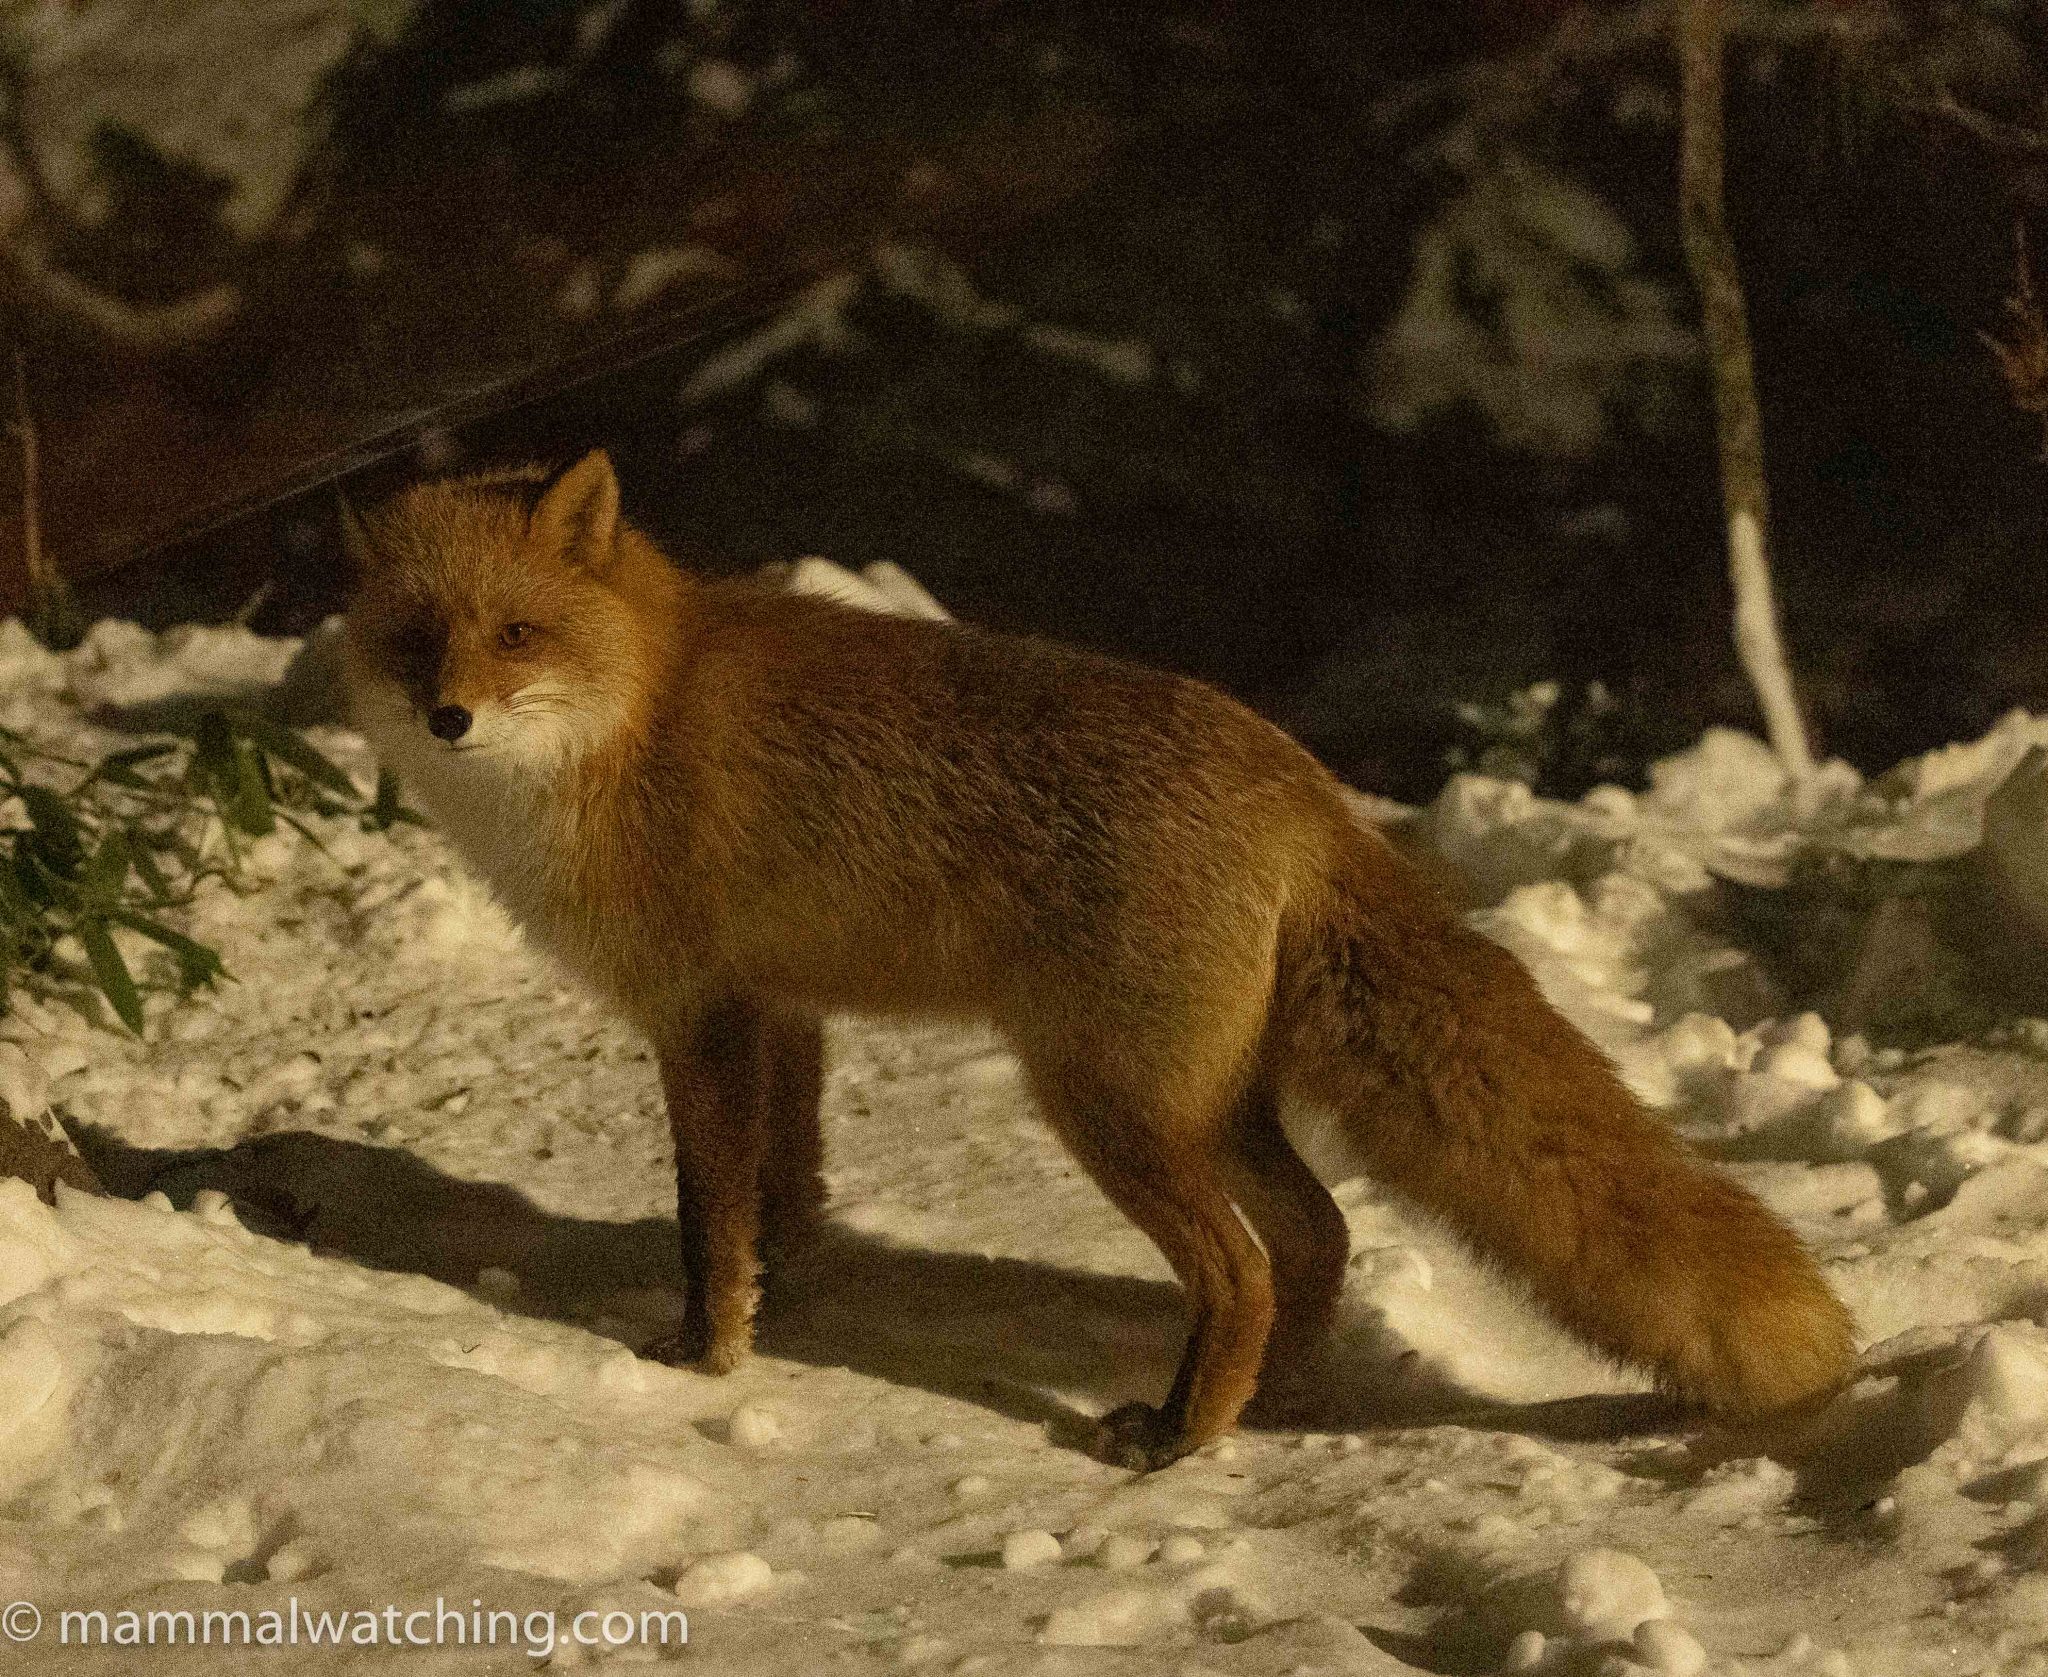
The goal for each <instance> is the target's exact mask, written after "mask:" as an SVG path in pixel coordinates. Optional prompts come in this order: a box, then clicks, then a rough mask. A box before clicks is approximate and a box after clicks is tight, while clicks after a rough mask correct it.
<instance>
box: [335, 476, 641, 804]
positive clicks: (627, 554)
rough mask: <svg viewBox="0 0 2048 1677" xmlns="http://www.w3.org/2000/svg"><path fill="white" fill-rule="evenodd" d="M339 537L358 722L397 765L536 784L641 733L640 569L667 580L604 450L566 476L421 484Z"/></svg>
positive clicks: (348, 520) (346, 522)
mask: <svg viewBox="0 0 2048 1677" xmlns="http://www.w3.org/2000/svg"><path fill="white" fill-rule="evenodd" d="M343 533H344V540H345V541H346V544H347V547H348V550H349V555H350V559H351V561H352V565H353V569H354V573H355V574H354V579H353V585H352V589H351V598H350V603H349V608H348V614H347V625H348V629H347V637H346V644H347V648H348V664H349V677H350V687H351V691H352V696H353V699H354V704H355V709H356V713H357V720H358V722H359V723H360V724H361V726H362V727H363V730H364V732H365V733H367V734H369V735H370V736H371V738H372V739H373V740H374V741H375V743H376V744H377V745H378V747H379V749H380V750H381V751H382V752H383V753H384V754H385V755H386V756H387V757H390V758H392V759H395V765H394V766H398V767H400V768H401V770H403V769H404V768H405V767H417V766H422V765H423V764H434V763H437V761H438V760H439V759H441V758H444V757H446V758H456V757H459V758H461V759H462V761H463V762H464V763H465V764H467V765H469V766H472V767H474V768H476V769H479V770H491V769H500V770H504V771H507V772H511V773H524V774H532V773H541V772H545V771H547V770H549V769H554V768H560V767H566V766H569V765H571V764H573V763H574V762H575V761H577V760H578V759H579V758H580V757H581V756H583V755H584V754H585V753H587V752H588V751H590V750H592V749H593V748H596V747H599V746H601V745H603V744H604V743H605V742H606V741H608V740H609V739H610V738H612V737H613V736H614V735H615V734H616V733H617V732H618V731H619V730H620V729H621V728H622V727H624V726H626V725H627V724H628V722H629V721H630V720H631V719H632V717H633V715H634V712H635V698H636V694H637V692H638V690H639V689H640V687H641V686H642V684H643V682H644V671H645V669H646V667H647V662H648V658H649V656H650V654H651V650H652V649H651V648H650V647H649V646H648V640H649V636H650V633H651V632H652V631H651V626H650V624H649V623H648V621H647V610H646V605H647V602H646V600H645V598H644V597H643V596H644V594H645V587H644V583H645V581H646V578H645V576H644V575H643V574H642V573H644V572H645V571H646V570H647V567H648V565H649V563H650V561H651V562H652V564H654V565H656V566H658V567H660V568H662V569H664V570H666V569H668V566H667V561H666V560H664V559H662V558H661V556H660V555H659V554H658V553H655V552H654V551H653V550H652V548H651V547H649V546H648V544H647V543H645V542H644V541H642V540H641V539H640V538H638V537H637V536H635V535H634V534H633V533H632V532H631V531H630V530H629V529H628V528H627V527H626V526H625V525H624V524H623V523H622V521H621V520H620V517H619V483H618V478H617V476H616V475H615V474H614V472H613V470H612V463H611V460H610V458H609V457H608V456H606V455H605V454H604V452H603V451H602V450H599V451H598V452H595V453H592V454H589V455H586V456H585V457H584V458H583V459H581V460H579V461H578V462H577V463H576V464H575V465H573V466H571V467H570V468H569V469H568V470H567V471H566V472H563V473H562V474H561V475H560V476H558V477H550V475H549V474H547V473H546V472H544V471H541V470H540V469H538V468H522V469H515V470H511V471H503V472H494V473H484V474H480V475H477V476H474V477H467V478H452V479H446V480H443V481H440V482H434V483H424V484H420V485H417V486H415V487H413V488H410V489H407V490H404V491H402V492H401V493H400V494H398V495H396V496H394V497H393V498H392V499H391V500H389V501H387V502H385V503H384V504H383V505H382V506H380V507H378V508H376V509H375V510H374V511H372V512H371V513H370V514H369V515H368V516H367V517H366V518H364V519H361V520H357V519H355V518H353V517H352V516H350V515H349V514H348V513H347V511H346V509H344V512H343ZM629 549H630V550H631V551H628V550H629ZM642 550H644V551H642Z"/></svg>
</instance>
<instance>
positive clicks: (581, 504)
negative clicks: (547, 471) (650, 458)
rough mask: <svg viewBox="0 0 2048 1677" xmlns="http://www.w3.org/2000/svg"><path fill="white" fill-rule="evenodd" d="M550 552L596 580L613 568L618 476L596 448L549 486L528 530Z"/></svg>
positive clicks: (600, 450)
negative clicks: (563, 558)
mask: <svg viewBox="0 0 2048 1677" xmlns="http://www.w3.org/2000/svg"><path fill="white" fill-rule="evenodd" d="M529 528H530V529H531V530H532V531H533V533H534V534H535V535H536V536H538V537H539V538H540V539H541V540H542V541H544V542H546V543H547V544H548V546H549V547H551V548H553V549H554V550H555V551H557V552H559V553H562V554H564V555H565V556H567V557H568V558H569V559H570V560H572V561H573V562H575V563H576V564H579V565H581V566H583V567H584V569H586V570H588V571H590V572H592V573H593V574H595V575H597V576H602V575H604V573H605V572H606V571H607V570H609V569H610V568H611V562H612V554H613V552H614V550H615V549H616V548H617V546H618V540H619V476H618V473H617V472H615V471H613V470H612V457H611V456H610V455H609V454H607V453H605V451H604V450H603V449H601V448H594V449H592V450H591V451H590V452H589V453H588V454H586V455H584V457H583V458H582V459H581V460H579V461H577V462H576V464H575V465H573V466H571V467H570V468H569V469H568V470H567V471H566V472H564V473H563V474H562V475H561V476H560V477H558V478H556V479H555V481H554V482H553V483H551V484H549V485H548V487H547V490H546V492H545V493H544V494H543V495H542V496H541V498H540V504H539V505H538V506H536V507H535V508H534V509H533V518H532V521H531V523H530V525H529Z"/></svg>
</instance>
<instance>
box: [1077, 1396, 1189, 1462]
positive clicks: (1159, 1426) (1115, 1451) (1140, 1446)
mask: <svg viewBox="0 0 2048 1677" xmlns="http://www.w3.org/2000/svg"><path fill="white" fill-rule="evenodd" d="M1199 1442H1200V1441H1199V1440H1191V1439H1189V1438H1188V1437H1186V1436H1185V1435H1184V1434H1183V1433H1182V1432H1181V1430H1180V1429H1179V1428H1178V1427H1176V1426H1174V1425H1173V1424H1172V1423H1170V1422H1169V1421H1168V1420H1167V1418H1166V1416H1165V1414H1164V1413H1163V1412H1162V1411H1160V1410H1157V1409H1154V1408H1153V1407H1152V1405H1151V1404H1149V1403H1127V1404H1125V1405H1123V1407H1122V1408H1120V1409H1112V1410H1111V1411H1110V1412H1109V1413H1108V1414H1107V1415H1105V1416H1103V1417H1102V1419H1101V1420H1100V1421H1098V1422H1096V1423H1095V1440H1094V1445H1093V1448H1092V1449H1091V1450H1090V1452H1089V1453H1090V1454H1091V1455H1093V1456H1094V1457H1095V1458H1096V1460H1098V1461H1105V1462H1108V1463H1109V1465H1110V1466H1111V1467H1127V1468H1129V1469H1131V1471H1132V1472H1134V1473H1150V1472H1152V1471H1153V1469H1155V1468H1161V1467H1164V1466H1166V1465H1167V1463H1169V1462H1177V1461H1179V1460H1180V1459H1181V1457H1183V1456H1185V1455H1186V1454H1187V1453H1188V1452H1189V1451H1190V1450H1192V1449H1194V1448H1195V1447H1196V1444H1197V1443H1199Z"/></svg>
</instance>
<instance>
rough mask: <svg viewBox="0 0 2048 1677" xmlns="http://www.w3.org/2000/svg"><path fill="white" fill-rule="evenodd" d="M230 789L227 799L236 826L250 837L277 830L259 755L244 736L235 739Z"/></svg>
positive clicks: (268, 787)
mask: <svg viewBox="0 0 2048 1677" xmlns="http://www.w3.org/2000/svg"><path fill="white" fill-rule="evenodd" d="M234 751H235V779H234V791H233V793H232V795H231V796H230V798H229V800H228V805H227V807H228V809H230V810H232V812H233V820H234V823H235V825H236V826H237V827H239V828H241V830H242V831H243V832H245V833H247V834H249V835H250V836H251V837H252V838H264V837H267V836H268V835H269V834H271V833H274V832H276V831H277V817H276V815H275V814H274V813H273V812H272V810H271V807H270V781H269V779H268V777H267V776H266V775H265V774H264V772H263V758H262V755H261V754H260V753H259V752H258V751H257V750H256V748H255V747H254V746H253V745H251V744H250V743H249V742H248V741H247V740H236V741H235V746H234Z"/></svg>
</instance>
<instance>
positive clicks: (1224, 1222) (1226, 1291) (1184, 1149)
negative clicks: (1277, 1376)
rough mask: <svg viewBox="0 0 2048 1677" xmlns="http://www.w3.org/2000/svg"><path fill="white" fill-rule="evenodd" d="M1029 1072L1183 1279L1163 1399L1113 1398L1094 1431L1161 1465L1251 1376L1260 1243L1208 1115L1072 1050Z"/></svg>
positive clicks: (1263, 1283) (1264, 1277)
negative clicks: (1150, 1093) (1068, 1056)
mask: <svg viewBox="0 0 2048 1677" xmlns="http://www.w3.org/2000/svg"><path fill="white" fill-rule="evenodd" d="M1033 1072H1034V1082H1035V1083H1036V1085H1037V1087H1038V1090H1039V1094H1040V1098H1041V1100H1042V1101H1043V1102H1044V1104H1045V1106H1046V1109H1047V1112H1048V1115H1049V1117H1050V1118H1051V1120H1052V1124H1053V1127H1054V1129H1055V1130H1057V1131H1058V1133H1059V1136H1060V1139H1061V1140H1062V1141H1064V1142H1065V1143H1066V1145H1067V1148H1068V1150H1069V1151H1070V1152H1072V1153H1073V1155H1074V1157H1075V1158H1076V1159H1077V1160H1078V1161H1079V1162H1080V1163H1081V1165H1082V1167H1083V1168H1084V1169H1086V1170H1087V1172H1088V1174H1089V1175H1090V1176H1092V1177H1093V1178H1094V1179H1095V1181H1096V1183H1097V1185H1098V1186H1100V1187H1101V1189H1102V1191H1103V1192H1104V1193H1105V1194H1106V1195H1108V1197H1109V1199H1110V1201H1111V1203H1112V1204H1114V1205H1115V1206H1116V1208H1117V1209H1118V1210H1119V1211H1121V1212H1122V1213H1123V1214H1124V1215H1125V1216H1126V1217H1128V1218H1130V1220H1131V1221H1132V1222H1133V1223H1135V1224H1137V1226H1138V1227H1139V1228H1141V1229H1143V1230H1144V1231H1145V1233H1146V1234H1147V1235H1149V1236H1150V1237H1151V1239H1152V1242H1153V1244H1154V1245H1156V1246H1157V1247H1158V1248H1159V1250H1160V1251H1161V1252H1162V1253H1163V1254H1164V1255H1165V1257H1166V1260H1167V1262H1168V1263H1169V1264H1171V1265H1172V1266H1173V1270H1174V1273H1175V1274H1176V1275H1177V1276H1178V1277H1179V1278H1180V1282H1181V1285H1182V1287H1184V1288H1185V1289H1186V1291H1187V1295H1188V1308H1189V1314H1190V1317H1191V1326H1190V1329H1189V1333H1188V1339H1187V1344H1186V1347H1185V1349H1184V1350H1183V1351H1182V1353H1181V1360H1180V1367H1179V1369H1178V1371H1177V1372H1176V1373H1175V1375H1174V1379H1173V1386H1172V1389H1171V1390H1170V1391H1169V1392H1168V1393H1167V1397H1166V1401H1165V1402H1164V1403H1163V1404H1161V1405H1160V1406H1159V1407H1158V1408H1156V1409H1155V1408H1153V1407H1152V1406H1151V1405H1150V1404H1144V1403H1132V1404H1126V1405H1124V1406H1123V1407H1122V1408H1120V1409H1117V1410H1113V1411H1112V1412H1111V1413H1109V1414H1108V1415H1106V1416H1104V1417H1103V1419H1102V1421H1101V1423H1100V1424H1099V1428H1098V1432H1097V1437H1096V1453H1097V1454H1099V1455H1100V1456H1101V1457H1102V1458H1103V1459H1104V1460H1105V1461H1109V1462H1111V1463H1114V1464H1115V1465H1117V1466H1120V1467H1130V1468H1137V1469H1139V1470H1141V1471H1142V1470H1149V1469H1152V1468H1157V1467H1164V1466H1165V1465H1166V1464H1167V1463H1168V1462H1172V1461H1176V1460H1178V1459H1179V1458H1180V1457H1182V1456H1184V1455H1186V1454H1187V1453H1188V1452H1189V1451H1191V1450H1195V1449H1198V1448H1199V1447H1200V1446H1202V1445H1203V1444H1206V1443H1207V1442H1208V1441H1209V1440H1210V1439H1212V1438H1215V1437H1217V1436H1218V1435H1220V1434H1222V1433H1225V1432H1228V1431H1229V1430H1230V1428H1231V1427H1232V1426H1234V1425H1235V1424H1236V1422H1237V1417H1238V1412H1239V1411H1240V1410H1242V1409H1243V1408H1244V1406H1245V1403H1246V1402H1247V1401H1248V1400H1249V1399H1250V1397H1251V1395H1252V1391H1253V1389H1254V1387H1255V1386H1256V1385H1257V1383H1258V1375H1259V1362H1260V1358H1261V1356H1262V1354H1263V1353H1264V1350H1265V1345H1266V1335H1267V1333H1268V1331H1269V1330H1270V1328H1271V1326H1272V1321H1273V1283H1272V1275H1271V1271H1270V1269H1269V1267H1268V1264H1267V1261H1266V1255H1265V1253H1264V1252H1262V1251H1261V1250H1260V1249H1259V1246H1258V1243H1257V1242H1256V1241H1254V1240H1253V1239H1252V1237H1251V1235H1250V1233H1249V1232H1248V1231H1247V1230H1246V1228H1245V1226H1244V1224H1243V1223H1242V1222H1241V1221H1240V1220H1239V1218H1238V1215H1237V1212H1236V1210H1235V1209H1234V1208H1233V1207H1232V1205H1231V1203H1230V1196H1229V1194H1228V1193H1227V1192H1226V1190H1225V1186H1224V1173H1223V1168H1222V1165H1221V1162H1220V1161H1219V1159H1218V1156H1217V1146H1216V1138H1215V1132H1216V1129H1217V1127H1218V1126H1217V1124H1216V1122H1215V1121H1214V1119H1213V1118H1210V1117H1208V1116H1207V1115H1205V1117H1204V1120H1203V1121H1202V1122H1200V1123H1198V1124H1196V1125H1194V1126H1191V1127H1183V1126H1182V1125H1180V1124H1177V1123H1175V1122H1173V1115H1172V1113H1171V1112H1170V1110H1169V1109H1167V1108H1164V1107H1162V1106H1161V1105H1160V1104H1159V1103H1158V1102H1157V1101H1156V1100H1152V1099H1147V1098H1144V1097H1139V1096H1134V1095H1132V1094H1130V1093H1128V1092H1127V1091H1125V1090H1123V1089H1120V1088H1118V1087H1116V1086H1115V1084H1114V1083H1113V1082H1111V1081H1109V1080H1106V1079H1104V1078H1103V1077H1102V1076H1100V1075H1099V1074H1098V1073H1096V1072H1094V1071H1092V1070H1090V1069H1087V1068H1082V1067H1077V1066H1075V1065H1074V1064H1073V1063H1071V1062H1068V1063H1066V1064H1063V1065H1061V1066H1060V1067H1058V1068H1053V1069H1048V1068H1045V1067H1038V1066H1034V1067H1033Z"/></svg>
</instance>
